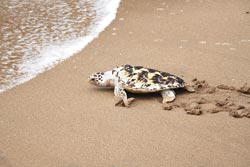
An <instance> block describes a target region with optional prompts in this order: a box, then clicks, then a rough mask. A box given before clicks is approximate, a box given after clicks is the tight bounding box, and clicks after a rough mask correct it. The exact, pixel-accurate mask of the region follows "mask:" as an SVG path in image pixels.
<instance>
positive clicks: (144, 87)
mask: <svg viewBox="0 0 250 167" xmlns="http://www.w3.org/2000/svg"><path fill="white" fill-rule="evenodd" d="M112 73H113V75H115V77H117V78H118V82H119V83H120V84H121V85H122V86H123V87H124V89H125V90H128V91H130V92H138V93H143V92H144V93H147V92H158V91H161V90H167V89H176V88H182V87H185V82H184V81H183V80H182V79H181V78H179V77H177V76H174V75H172V74H169V73H166V72H162V71H158V70H155V69H150V68H145V67H142V66H131V65H123V66H120V67H117V68H115V69H114V70H113V71H112Z"/></svg>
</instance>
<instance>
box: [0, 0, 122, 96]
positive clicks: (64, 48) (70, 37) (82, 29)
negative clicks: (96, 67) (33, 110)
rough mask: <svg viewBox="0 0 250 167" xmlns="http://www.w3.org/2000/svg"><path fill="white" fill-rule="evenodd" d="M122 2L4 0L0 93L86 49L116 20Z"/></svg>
mask: <svg viewBox="0 0 250 167" xmlns="http://www.w3.org/2000/svg"><path fill="white" fill-rule="evenodd" d="M119 2H120V0H95V1H93V0H53V1H50V0H1V2H0V41H1V43H0V92H3V91H5V90H7V89H9V88H12V87H14V86H16V85H18V84H20V83H24V82H26V81H28V80H30V79H32V78H34V77H35V76H36V75H38V74H39V73H41V72H44V71H45V70H46V69H50V68H52V67H53V66H54V65H55V64H57V63H59V62H61V61H63V60H65V59H66V58H68V57H70V56H72V55H73V54H74V53H76V52H78V51H80V50H81V49H83V48H84V47H85V46H86V45H87V44H88V43H89V42H90V41H92V40H93V39H94V38H95V37H97V36H98V34H99V33H100V32H101V31H103V30H104V28H105V27H107V26H108V25H109V24H110V23H111V21H112V20H113V19H114V18H115V14H116V10H117V8H118V6H119Z"/></svg>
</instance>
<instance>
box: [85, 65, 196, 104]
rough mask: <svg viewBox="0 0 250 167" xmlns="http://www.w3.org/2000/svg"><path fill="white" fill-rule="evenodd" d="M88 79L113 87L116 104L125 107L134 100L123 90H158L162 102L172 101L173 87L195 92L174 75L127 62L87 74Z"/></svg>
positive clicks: (173, 97) (173, 96) (93, 82)
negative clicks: (107, 69)
mask: <svg viewBox="0 0 250 167" xmlns="http://www.w3.org/2000/svg"><path fill="white" fill-rule="evenodd" d="M88 80H89V82H90V83H91V84H94V85H97V86H102V87H114V94H115V97H116V98H117V102H116V105H117V104H120V103H123V104H124V105H125V106H126V107H128V106H129V105H130V104H131V103H132V102H133V101H134V98H133V97H132V98H127V94H126V92H125V90H126V91H129V92H133V93H151V92H160V93H161V95H162V97H163V100H162V103H169V102H172V101H174V99H175V91H174V90H173V89H177V88H184V89H186V90H187V91H189V92H195V90H194V88H193V87H191V86H189V85H188V84H186V83H185V82H184V80H183V79H181V78H179V77H177V76H175V75H172V74H169V73H166V72H162V71H159V70H155V69H151V68H145V67H143V66H131V65H128V64H127V65H121V66H118V67H116V68H114V69H113V70H110V71H106V72H97V73H94V74H92V75H90V76H89V78H88Z"/></svg>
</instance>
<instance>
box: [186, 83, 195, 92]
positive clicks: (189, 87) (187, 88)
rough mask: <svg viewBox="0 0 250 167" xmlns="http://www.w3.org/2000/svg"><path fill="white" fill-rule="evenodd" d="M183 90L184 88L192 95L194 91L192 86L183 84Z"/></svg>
mask: <svg viewBox="0 0 250 167" xmlns="http://www.w3.org/2000/svg"><path fill="white" fill-rule="evenodd" d="M184 88H185V89H186V90H187V91H188V92H191V93H193V92H195V91H196V90H195V88H194V87H192V86H191V85H189V84H185V86H184Z"/></svg>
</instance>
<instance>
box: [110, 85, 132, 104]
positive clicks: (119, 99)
mask: <svg viewBox="0 0 250 167" xmlns="http://www.w3.org/2000/svg"><path fill="white" fill-rule="evenodd" d="M114 94H115V97H116V102H115V106H118V105H120V104H124V106H125V107H129V106H130V104H131V103H132V102H133V101H134V100H135V98H133V97H131V98H127V93H126V92H125V91H124V89H123V88H121V86H120V85H118V84H116V85H115V89H114Z"/></svg>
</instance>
